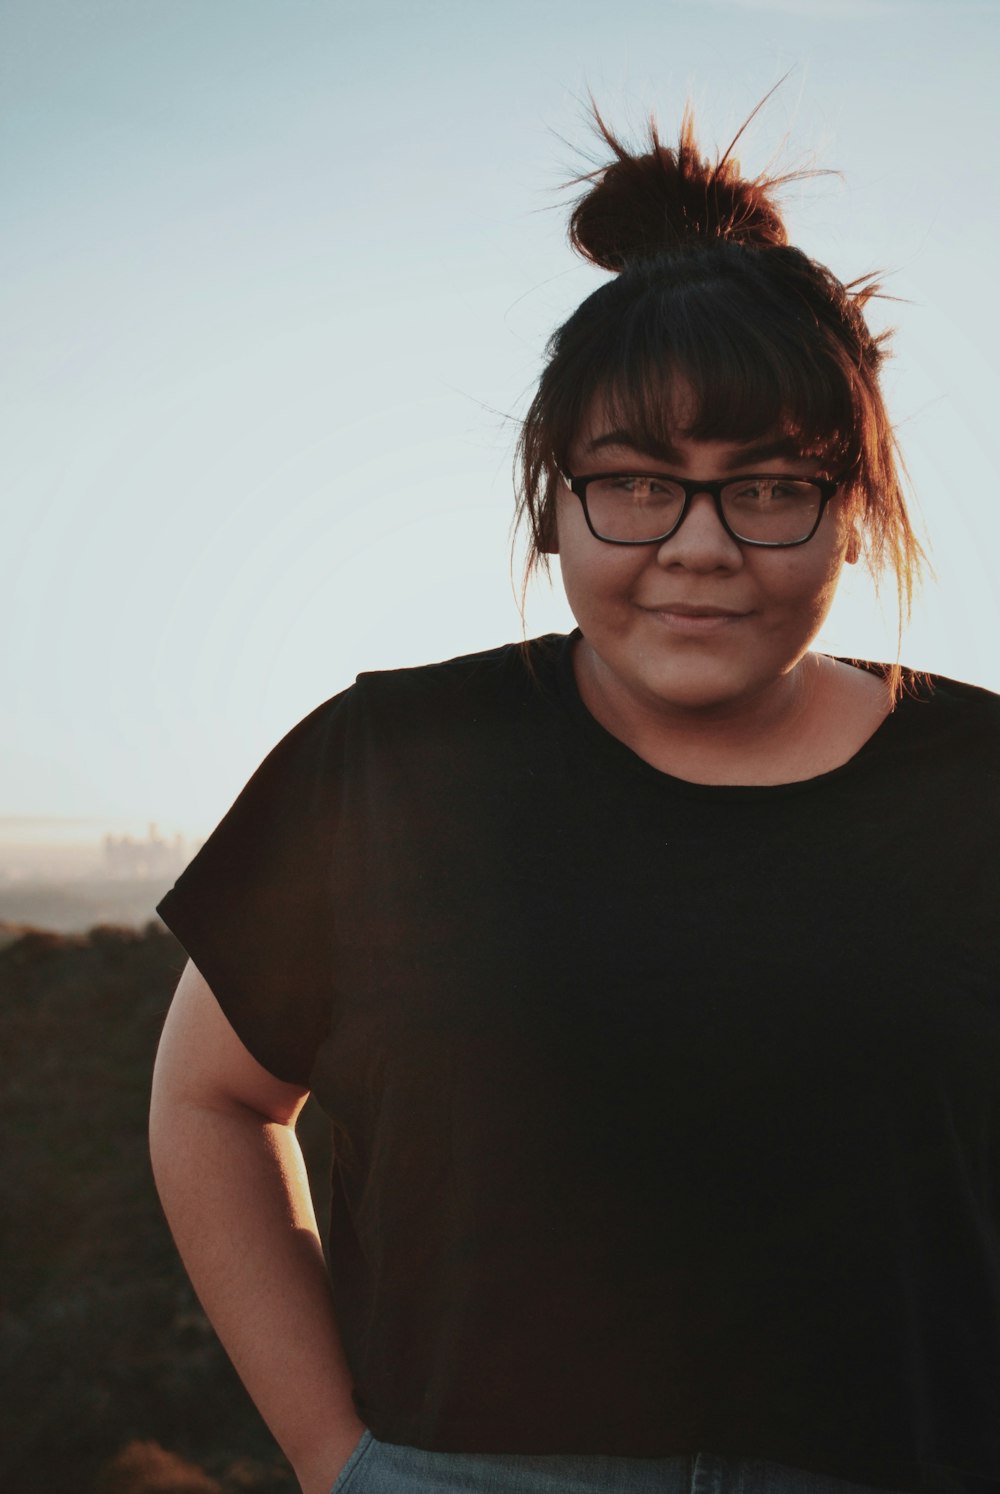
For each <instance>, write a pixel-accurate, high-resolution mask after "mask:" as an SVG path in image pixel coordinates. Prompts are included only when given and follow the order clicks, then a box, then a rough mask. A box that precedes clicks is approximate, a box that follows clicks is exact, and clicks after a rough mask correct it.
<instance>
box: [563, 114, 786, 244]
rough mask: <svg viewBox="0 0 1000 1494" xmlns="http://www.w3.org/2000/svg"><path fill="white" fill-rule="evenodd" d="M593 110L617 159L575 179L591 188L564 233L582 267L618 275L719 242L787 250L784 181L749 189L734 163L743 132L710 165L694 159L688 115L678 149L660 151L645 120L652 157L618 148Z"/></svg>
mask: <svg viewBox="0 0 1000 1494" xmlns="http://www.w3.org/2000/svg"><path fill="white" fill-rule="evenodd" d="M759 107H760V106H759V105H758V108H759ZM593 108H594V120H595V122H596V125H597V128H598V130H599V131H600V133H601V135H602V136H603V138H604V140H605V141H606V143H607V144H608V145H609V146H610V147H611V149H612V151H613V152H614V154H615V157H616V159H615V160H614V161H612V162H611V163H610V164H609V165H607V166H603V167H601V168H599V170H597V171H595V172H592V173H589V174H588V175H586V176H583V177H578V178H577V181H578V182H580V181H589V182H592V183H593V185H592V186H591V188H590V190H589V191H588V192H587V193H586V194H585V195H584V196H583V197H582V198H581V199H580V201H579V202H578V203H577V204H576V207H575V208H574V210H573V214H572V217H571V218H570V225H569V236H570V242H571V243H572V245H573V247H574V248H575V249H576V250H577V251H578V252H579V253H580V254H582V255H583V256H584V258H585V259H589V260H591V261H592V263H594V264H596V265H600V266H601V267H602V268H603V269H605V270H616V271H617V270H622V269H624V268H625V266H626V265H628V264H629V263H630V262H632V261H635V260H641V259H649V258H651V257H652V256H653V255H655V254H658V253H660V252H661V251H662V250H664V249H678V248H681V247H685V246H686V247H693V246H695V245H697V244H706V243H710V242H712V241H716V242H717V241H718V240H720V239H725V240H728V242H730V243H733V244H745V245H749V246H753V247H756V248H770V247H774V246H776V245H781V244H786V243H787V242H788V235H787V234H786V232H785V225H784V222H783V220H782V217H781V213H780V212H779V211H778V208H777V205H776V203H775V201H774V197H775V193H776V189H777V188H778V187H779V186H781V185H782V184H783V183H784V182H785V181H787V180H788V179H789V178H788V177H768V176H759V177H756V178H754V179H753V180H752V181H748V180H747V179H746V178H744V177H743V176H741V175H740V165H739V162H738V161H737V160H735V159H734V158H733V156H732V149H733V146H734V145H735V144H736V141H737V140H738V139H739V138H740V135H741V134H742V133H743V129H745V128H746V125H744V126H743V128H742V129H741V130H740V132H739V134H737V136H736V139H735V140H734V141H733V143H732V145H730V147H729V150H727V151H726V153H725V155H723V156H722V157H721V158H720V159H719V160H718V161H717V162H716V163H715V164H714V165H713V164H711V163H710V162H709V161H707V160H706V159H705V158H704V157H703V156H702V155H701V154H700V152H699V149H698V145H697V142H696V140H695V136H694V121H693V118H692V114H691V110H690V109H689V108H688V109H685V111H684V117H683V119H682V121H681V132H680V139H679V141H678V144H677V147H676V149H673V148H671V147H670V146H667V145H663V144H662V143H661V141H660V138H659V135H658V133H657V128H656V122H655V120H650V125H649V137H650V149H649V150H648V151H647V152H645V153H644V154H643V155H634V154H633V153H632V152H631V151H629V150H628V149H627V148H626V147H625V146H624V145H622V143H621V142H620V141H619V140H618V139H617V138H616V136H615V135H613V134H612V132H611V130H610V129H609V128H608V126H607V125H606V124H605V123H604V120H603V119H602V118H601V116H600V114H599V113H598V110H597V107H596V105H595V106H593ZM756 112H757V111H756V109H755V110H754V113H756ZM750 118H751V119H752V118H753V115H751V116H750ZM749 122H750V121H749V120H747V124H749Z"/></svg>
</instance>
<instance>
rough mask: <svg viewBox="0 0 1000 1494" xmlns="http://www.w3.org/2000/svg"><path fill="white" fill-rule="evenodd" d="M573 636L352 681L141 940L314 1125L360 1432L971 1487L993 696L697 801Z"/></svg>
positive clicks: (999, 1154) (994, 1427) (969, 695)
mask: <svg viewBox="0 0 1000 1494" xmlns="http://www.w3.org/2000/svg"><path fill="white" fill-rule="evenodd" d="M572 641H573V635H571V636H570V638H568V639H564V638H559V637H550V638H546V639H539V640H536V641H535V642H533V643H532V644H531V645H528V646H527V647H525V646H521V645H511V646H509V647H506V648H501V649H497V650H495V651H493V652H489V653H484V654H479V655H474V656H471V657H468V658H463V659H456V660H452V661H451V662H448V663H444V664H438V665H433V666H429V667H426V668H421V669H412V670H399V671H394V672H388V673H382V674H368V675H362V676H361V677H360V678H359V679H358V681H357V683H356V685H354V686H353V687H352V688H351V689H350V690H348V691H346V692H344V693H343V694H342V695H340V696H338V697H336V698H335V699H334V700H332V701H330V702H328V703H327V704H326V705H324V706H322V707H320V708H319V710H317V711H315V712H314V713H313V714H312V715H311V716H309V717H308V718H307V719H306V720H305V721H303V722H302V723H301V724H300V725H299V726H298V727H296V728H295V730H294V731H292V732H291V733H290V735H289V736H288V737H286V738H285V740H284V741H283V742H282V743H281V744H280V745H279V746H278V747H277V748H276V749H275V750H274V752H273V753H272V754H271V756H270V757H269V758H268V759H267V760H266V761H265V763H264V764H263V766H262V767H261V768H260V769H259V771H258V772H257V774H256V775H255V776H254V778H253V779H252V780H251V782H250V784H249V785H248V786H247V788H246V789H245V790H244V792H243V794H242V795H241V796H240V798H239V799H238V800H237V802H236V804H235V805H234V806H233V808H232V809H231V810H230V812H229V814H228V815H227V816H226V818H225V819H224V820H223V822H222V824H221V825H220V827H219V828H218V830H216V832H215V833H214V835H213V836H212V837H211V838H210V839H209V841H208V842H207V844H206V845H205V846H204V848H203V849H202V850H201V851H200V852H199V854H198V856H197V857H196V858H195V860H194V862H193V863H192V865H191V867H190V868H189V869H188V870H187V871H186V872H185V873H184V875H183V876H182V877H181V879H180V881H179V882H178V884H177V887H176V888H175V889H174V890H173V891H172V892H171V893H170V894H168V896H167V898H166V899H165V900H164V902H163V903H162V904H161V910H160V911H161V912H162V914H163V917H164V919H165V921H166V922H167V923H168V924H169V925H170V927H171V928H172V929H174V931H175V932H176V933H177V935H178V937H179V938H180V940H181V941H182V943H183V944H184V945H185V947H186V948H187V950H188V952H189V953H190V955H191V957H192V959H193V960H194V962H195V964H196V965H197V966H198V967H199V969H200V970H201V971H202V973H203V975H204V976H205V978H206V980H207V981H208V983H209V985H210V986H211V987H212V989H213V991H214V992H215V994H216V996H217V998H218V1000H219V1002H220V1003H221V1005H222V1007H223V1009H224V1011H225V1012H226V1014H227V1016H228V1017H229V1019H230V1021H231V1022H232V1024H233V1026H234V1028H235V1029H236V1031H237V1033H238V1034H239V1035H240V1037H241V1038H242V1040H243V1042H244V1043H245V1044H246V1046H247V1047H248V1048H249V1049H250V1051H251V1052H252V1053H253V1054H254V1055H255V1056H256V1057H257V1059H258V1060H259V1061H260V1062H261V1063H262V1064H264V1065H265V1066H266V1067H267V1068H268V1069H270V1070H271V1071H272V1072H273V1073H275V1074H276V1075H278V1076H279V1077H281V1078H282V1079H286V1080H290V1081H294V1082H298V1083H301V1084H303V1085H308V1086H310V1087H311V1088H312V1089H313V1090H314V1092H315V1093H316V1095H317V1097H318V1099H319V1101H320V1103H321V1104H322V1106H323V1107H324V1109H325V1110H326V1111H327V1113H328V1114H329V1116H330V1117H331V1120H332V1124H333V1133H334V1145H335V1154H336V1156H335V1164H334V1192H333V1215H332V1221H331V1229H330V1241H329V1248H330V1258H331V1277H332V1281H333V1290H334V1294H335V1299H336V1305H337V1312H338V1317H339V1321H340V1324H341V1327H342V1331H343V1336H344V1341H345V1345H346V1350H347V1354H348V1359H349V1363H350V1365H351V1369H352V1372H353V1374H354V1377H355V1384H356V1397H357V1402H358V1408H359V1412H360V1415H361V1416H362V1417H363V1419H364V1420H365V1421H366V1422H367V1423H368V1425H369V1426H370V1427H371V1428H372V1430H373V1432H374V1433H375V1435H376V1436H377V1437H379V1438H382V1439H384V1440H387V1441H391V1442H399V1443H409V1444H415V1445H418V1446H422V1447H427V1448H433V1449H439V1450H442V1451H479V1452H527V1453H607V1454H618V1455H625V1456H637V1457H643V1456H656V1457H666V1456H670V1455H675V1454H690V1453H694V1452H697V1451H704V1452H713V1453H718V1454H721V1455H726V1454H730V1455H733V1456H741V1457H760V1458H764V1459H768V1460H771V1461H775V1462H780V1463H785V1464H789V1465H791V1466H796V1467H802V1468H806V1469H810V1470H814V1471H816V1472H824V1473H830V1474H833V1475H837V1476H840V1477H843V1478H848V1479H853V1480H855V1481H858V1482H864V1483H873V1484H883V1485H885V1486H888V1487H895V1488H898V1489H907V1490H909V1489H913V1490H917V1489H925V1490H955V1491H963V1494H966V1491H970V1494H971V1491H974V1490H975V1491H985V1490H996V1489H1000V933H998V920H997V909H998V890H1000V888H998V884H1000V876H998V868H1000V858H998V838H1000V794H998V788H1000V784H998V771H997V768H998V744H1000V698H998V697H996V696H993V695H990V694H989V693H987V692H986V691H982V690H977V689H975V688H973V687H971V686H968V685H960V684H955V683H953V682H950V681H947V680H938V681H936V684H935V688H933V689H932V690H931V689H926V690H921V691H920V692H919V694H918V695H916V696H913V695H911V696H906V697H904V699H903V700H902V702H901V703H900V705H899V706H898V708H897V709H896V710H895V712H894V713H893V714H891V715H890V716H889V717H888V718H887V719H886V721H885V722H884V723H883V725H882V726H881V727H880V728H879V730H878V731H877V732H876V733H875V735H874V736H873V737H872V738H871V740H870V741H869V742H867V743H866V744H865V746H864V747H863V748H862V749H861V750H860V752H858V753H857V755H856V756H855V757H854V758H852V759H851V761H850V762H848V763H846V764H845V765H844V766H843V767H841V768H838V769H836V770H835V771H833V772H830V773H825V774H823V775H821V776H820V777H817V778H813V779H810V780H808V781H806V782H802V783H792V784H787V785H781V786H777V787H773V786H772V787H730V786H722V787H720V786H705V785H698V784H692V783H688V782H685V781H681V780H678V779H674V778H671V777H670V776H668V775H666V774H664V773H661V772H658V771H657V770H655V769H654V768H652V767H651V766H650V765H649V764H647V763H646V762H644V761H642V760H641V759H640V758H638V757H637V756H635V754H634V753H632V752H631V751H630V750H629V749H628V748H627V747H625V746H624V745H623V744H622V743H621V742H619V741H618V740H617V739H615V738H614V737H613V736H611V735H610V734H608V733H607V732H606V731H604V730H603V728H602V727H600V726H599V725H598V724H597V722H595V721H594V719H593V718H592V717H591V716H590V714H589V713H588V712H587V710H586V709H585V707H584V706H583V704H582V703H581V701H580V698H579V696H578V694H577V691H576V687H575V684H574V681H573V673H572V667H571V663H570V649H571V645H572ZM528 665H530V667H527V666H528Z"/></svg>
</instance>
